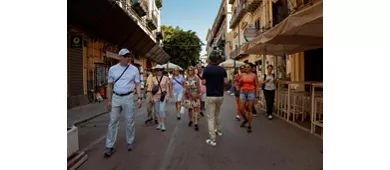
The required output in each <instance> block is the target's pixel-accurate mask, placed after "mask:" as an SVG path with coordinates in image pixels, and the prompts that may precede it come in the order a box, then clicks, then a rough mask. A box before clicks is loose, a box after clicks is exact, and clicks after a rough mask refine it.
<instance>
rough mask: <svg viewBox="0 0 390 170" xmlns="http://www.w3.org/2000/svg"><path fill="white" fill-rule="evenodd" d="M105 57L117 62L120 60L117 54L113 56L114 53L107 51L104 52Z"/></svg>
mask: <svg viewBox="0 0 390 170" xmlns="http://www.w3.org/2000/svg"><path fill="white" fill-rule="evenodd" d="M106 56H107V57H109V58H113V59H117V60H120V59H121V58H120V57H119V55H118V54H115V53H112V52H109V51H106Z"/></svg>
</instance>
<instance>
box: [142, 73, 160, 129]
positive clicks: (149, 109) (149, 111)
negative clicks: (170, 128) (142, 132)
mask: <svg viewBox="0 0 390 170" xmlns="http://www.w3.org/2000/svg"><path fill="white" fill-rule="evenodd" d="M155 76H156V70H154V69H151V72H150V73H149V76H148V78H147V79H146V103H147V108H146V112H147V115H148V117H147V119H146V121H145V124H148V123H149V122H152V121H154V123H155V124H158V121H157V118H156V114H155V112H154V107H153V106H154V102H153V95H152V88H153V77H155Z"/></svg>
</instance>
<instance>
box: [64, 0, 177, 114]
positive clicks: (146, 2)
mask: <svg viewBox="0 0 390 170" xmlns="http://www.w3.org/2000/svg"><path fill="white" fill-rule="evenodd" d="M90 4H95V5H90ZM161 7H162V0H131V1H126V0H120V1H115V2H114V1H106V0H95V1H92V0H85V1H82V2H80V3H74V2H73V1H68V43H67V44H68V46H67V49H68V57H67V58H68V59H67V60H68V73H67V79H68V83H67V85H68V92H67V96H68V97H67V98H68V108H72V107H76V106H80V105H85V104H88V103H89V102H90V101H91V99H89V98H91V91H92V90H94V91H95V92H97V91H98V90H99V87H101V86H104V85H105V84H106V83H107V73H108V68H109V67H110V66H112V65H114V64H117V63H118V59H119V56H118V55H117V53H118V51H119V50H120V48H128V49H129V50H130V51H132V52H133V54H134V55H135V59H134V62H135V63H138V64H140V65H141V66H142V67H143V68H150V67H152V66H153V65H154V64H156V63H161V64H163V63H165V62H166V61H168V59H169V56H168V55H167V54H166V53H165V52H164V51H163V50H162V48H161V45H162V44H161V42H162V34H161V32H160V9H161ZM97 9H99V10H100V11H99V10H97ZM102 13H106V14H105V15H102Z"/></svg>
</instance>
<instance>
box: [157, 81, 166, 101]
mask: <svg viewBox="0 0 390 170" xmlns="http://www.w3.org/2000/svg"><path fill="white" fill-rule="evenodd" d="M163 77H164V76H161V79H160V81H159V82H158V87H160V90H161V97H160V101H161V102H164V100H165V96H166V95H167V92H166V91H162V88H161V81H162V79H163Z"/></svg>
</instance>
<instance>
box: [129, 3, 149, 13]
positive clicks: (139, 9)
mask: <svg viewBox="0 0 390 170" xmlns="http://www.w3.org/2000/svg"><path fill="white" fill-rule="evenodd" d="M130 2H131V7H132V8H133V10H134V11H135V12H136V13H137V15H138V16H140V17H143V16H145V15H146V14H147V11H148V9H149V8H148V3H147V2H146V1H145V0H131V1H130ZM145 2H146V3H145Z"/></svg>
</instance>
